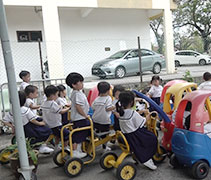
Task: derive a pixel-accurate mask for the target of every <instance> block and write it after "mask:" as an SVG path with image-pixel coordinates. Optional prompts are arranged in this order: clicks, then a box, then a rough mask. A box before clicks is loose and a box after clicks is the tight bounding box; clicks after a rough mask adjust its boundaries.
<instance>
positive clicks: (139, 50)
mask: <svg viewBox="0 0 211 180" xmlns="http://www.w3.org/2000/svg"><path fill="white" fill-rule="evenodd" d="M138 57H139V72H140V87H141V89H142V82H143V78H142V67H141V43H140V37H139V36H138Z"/></svg>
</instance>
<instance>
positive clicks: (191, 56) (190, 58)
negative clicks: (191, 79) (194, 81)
mask: <svg viewBox="0 0 211 180" xmlns="http://www.w3.org/2000/svg"><path fill="white" fill-rule="evenodd" d="M186 62H187V63H186V64H196V62H197V58H196V56H195V53H194V52H186Z"/></svg>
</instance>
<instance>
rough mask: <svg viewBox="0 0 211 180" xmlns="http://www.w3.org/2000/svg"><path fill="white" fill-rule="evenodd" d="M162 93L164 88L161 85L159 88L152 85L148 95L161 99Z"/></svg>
mask: <svg viewBox="0 0 211 180" xmlns="http://www.w3.org/2000/svg"><path fill="white" fill-rule="evenodd" d="M162 91H163V87H162V86H161V85H159V86H154V85H152V87H151V88H150V90H149V92H148V93H149V94H150V95H151V96H152V97H153V98H157V97H161V94H162Z"/></svg>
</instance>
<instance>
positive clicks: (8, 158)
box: [0, 138, 42, 178]
mask: <svg viewBox="0 0 211 180" xmlns="http://www.w3.org/2000/svg"><path fill="white" fill-rule="evenodd" d="M41 144H42V143H36V144H31V139H28V138H26V149H27V153H28V158H29V164H30V165H34V166H35V169H33V171H32V172H33V173H36V170H37V165H38V154H39V151H37V150H35V149H34V148H35V147H36V146H39V145H41ZM0 161H1V162H3V163H2V164H6V163H9V162H10V166H11V170H12V171H13V173H14V175H15V177H16V178H19V177H20V175H21V174H20V173H18V169H19V168H20V163H19V154H18V145H17V143H16V144H12V145H10V146H8V147H6V148H5V149H3V150H2V151H1V152H0Z"/></svg>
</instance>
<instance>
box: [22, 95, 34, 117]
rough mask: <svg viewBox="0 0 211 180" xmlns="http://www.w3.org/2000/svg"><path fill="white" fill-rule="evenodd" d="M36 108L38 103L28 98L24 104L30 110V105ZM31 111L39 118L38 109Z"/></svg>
mask: <svg viewBox="0 0 211 180" xmlns="http://www.w3.org/2000/svg"><path fill="white" fill-rule="evenodd" d="M31 104H32V105H33V106H36V103H35V102H34V99H31V98H26V102H25V104H24V106H26V107H28V108H30V107H29V106H30V105H31ZM31 111H32V112H33V113H34V115H35V116H37V110H36V109H31Z"/></svg>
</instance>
